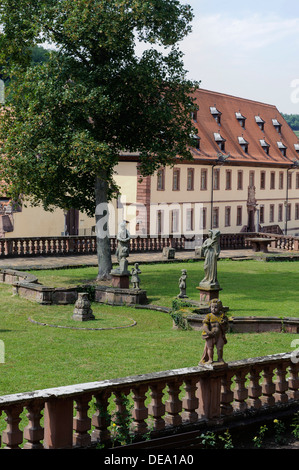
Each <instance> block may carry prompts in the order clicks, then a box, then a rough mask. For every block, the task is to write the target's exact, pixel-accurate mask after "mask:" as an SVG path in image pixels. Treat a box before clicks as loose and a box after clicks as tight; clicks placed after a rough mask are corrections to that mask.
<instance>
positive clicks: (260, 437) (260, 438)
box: [253, 424, 268, 449]
mask: <svg viewBox="0 0 299 470" xmlns="http://www.w3.org/2000/svg"><path fill="white" fill-rule="evenodd" d="M267 430H268V428H267V426H266V425H265V424H264V425H262V426H261V427H260V429H259V432H258V434H257V435H256V436H254V438H253V445H254V447H257V448H258V449H259V448H261V447H262V444H263V442H264V438H265V434H266V432H267Z"/></svg>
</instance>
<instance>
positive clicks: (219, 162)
mask: <svg viewBox="0 0 299 470" xmlns="http://www.w3.org/2000/svg"><path fill="white" fill-rule="evenodd" d="M229 157H230V153H228V154H227V155H224V154H223V153H218V154H217V160H215V162H214V163H213V164H212V186H211V223H210V227H211V230H212V228H213V204H214V167H215V166H217V165H220V166H222V165H224V163H225V161H226V160H227V159H228V158H229Z"/></svg>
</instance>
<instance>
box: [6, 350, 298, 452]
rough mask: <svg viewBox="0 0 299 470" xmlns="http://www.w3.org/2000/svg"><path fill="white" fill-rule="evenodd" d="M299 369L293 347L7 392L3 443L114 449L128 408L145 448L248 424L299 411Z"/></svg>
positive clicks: (44, 446)
mask: <svg viewBox="0 0 299 470" xmlns="http://www.w3.org/2000/svg"><path fill="white" fill-rule="evenodd" d="M298 371H299V363H298V362H296V358H295V359H294V356H293V355H292V354H291V353H285V354H276V355H272V356H265V357H260V358H253V359H247V360H240V361H236V362H230V363H228V364H226V365H224V366H217V364H215V365H214V364H213V365H199V366H197V367H192V368H185V369H177V370H169V371H166V372H156V373H151V374H145V375H138V376H131V377H126V378H121V379H116V380H105V381H102V382H92V383H86V384H79V385H71V386H66V387H58V388H52V389H45V390H39V391H33V392H30V393H18V394H15V395H6V396H2V397H0V414H2V413H4V414H5V415H6V417H5V420H6V423H7V427H6V429H5V430H4V431H3V432H2V444H3V446H4V447H5V448H7V449H15V448H19V447H22V446H23V447H24V448H25V449H39V448H45V449H57V448H78V447H81V448H82V447H84V448H86V447H90V446H94V445H96V444H101V445H103V446H107V447H109V446H111V439H112V437H113V435H115V433H117V430H118V429H119V427H120V426H121V423H120V421H119V416H120V415H124V413H125V411H127V412H128V413H130V416H131V428H132V430H133V432H134V435H135V437H136V441H138V440H139V441H141V442H140V443H139V446H141V447H142V439H144V436H145V435H147V441H146V442H147V446H149V445H150V444H151V442H152V443H153V442H154V441H153V439H155V443H157V442H159V439H163V438H164V439H165V436H173V435H175V434H176V433H186V432H187V431H188V432H190V429H193V431H194V430H200V426H203V425H205V426H206V425H207V424H213V425H216V426H217V425H221V424H223V423H225V425H227V426H229V423H230V422H234V425H236V420H238V419H240V422H241V421H242V423H243V426H244V423H246V419H250V420H251V421H252V419H254V416H255V414H258V415H259V416H260V415H261V413H263V412H265V413H267V412H269V410H273V411H275V410H277V409H280V410H281V409H282V408H284V409H286V408H287V407H292V408H294V407H295V408H296V407H297V408H296V409H298V407H299V378H298ZM128 403H131V405H128ZM126 407H127V408H126ZM24 409H26V411H27V418H26V423H24V418H22V423H23V424H22V425H20V423H21V415H22V417H23V415H24V413H23V411H24ZM249 410H250V413H248V411H249ZM42 415H43V421H42V419H41V418H42ZM113 423H114V425H113ZM21 429H23V430H21ZM149 436H150V441H149V440H148V437H149ZM136 445H137V446H138V443H137V444H135V446H136Z"/></svg>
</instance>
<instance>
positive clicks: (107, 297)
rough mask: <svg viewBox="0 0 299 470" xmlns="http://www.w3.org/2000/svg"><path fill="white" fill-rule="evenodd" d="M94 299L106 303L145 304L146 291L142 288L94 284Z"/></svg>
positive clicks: (146, 302) (146, 301)
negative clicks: (122, 287) (121, 287)
mask: <svg viewBox="0 0 299 470" xmlns="http://www.w3.org/2000/svg"><path fill="white" fill-rule="evenodd" d="M95 301H96V302H99V303H103V304H108V305H138V304H140V305H146V304H148V299H147V295H146V291H145V290H142V289H120V288H117V287H108V286H107V287H105V286H96V288H95Z"/></svg>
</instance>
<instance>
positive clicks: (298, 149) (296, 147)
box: [294, 144, 299, 153]
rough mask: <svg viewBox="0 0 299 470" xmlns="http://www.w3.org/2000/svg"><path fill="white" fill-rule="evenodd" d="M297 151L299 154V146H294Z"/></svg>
mask: <svg viewBox="0 0 299 470" xmlns="http://www.w3.org/2000/svg"><path fill="white" fill-rule="evenodd" d="M294 147H295V150H296V152H297V153H299V144H294Z"/></svg>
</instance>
